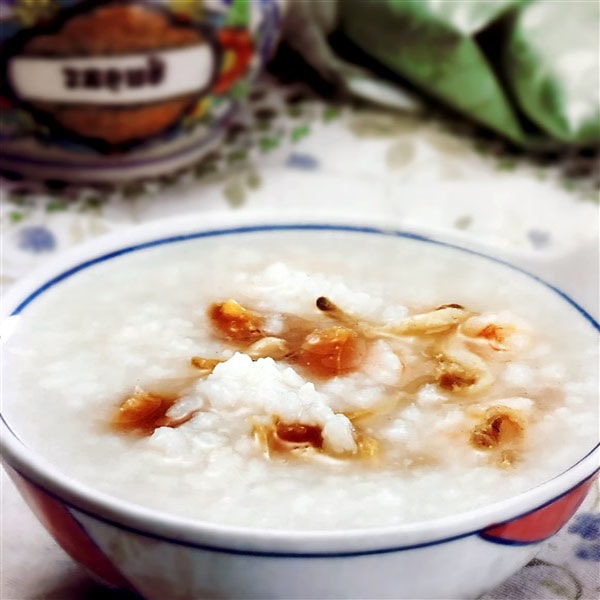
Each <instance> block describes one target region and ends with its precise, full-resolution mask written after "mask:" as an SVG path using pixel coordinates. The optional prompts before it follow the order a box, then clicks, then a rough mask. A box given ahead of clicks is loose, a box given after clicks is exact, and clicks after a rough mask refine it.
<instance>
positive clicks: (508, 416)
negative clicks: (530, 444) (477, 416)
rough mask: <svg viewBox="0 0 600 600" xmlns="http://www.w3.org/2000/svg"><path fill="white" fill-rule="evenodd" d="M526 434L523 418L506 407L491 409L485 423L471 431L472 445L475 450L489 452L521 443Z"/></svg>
mask: <svg viewBox="0 0 600 600" xmlns="http://www.w3.org/2000/svg"><path fill="white" fill-rule="evenodd" d="M524 433H525V424H524V422H523V419H522V417H521V416H520V415H519V414H518V413H517V412H516V411H515V410H512V409H510V408H507V407H505V406H494V407H492V408H489V409H488V410H487V411H486V413H485V415H484V419H483V422H481V423H479V424H478V425H477V426H475V427H474V428H473V430H472V431H471V444H472V445H473V446H475V448H479V449H483V450H489V449H492V448H497V447H499V446H510V445H513V444H515V443H518V442H520V441H521V440H522V439H523V436H524Z"/></svg>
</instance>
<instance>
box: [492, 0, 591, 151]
mask: <svg viewBox="0 0 600 600" xmlns="http://www.w3.org/2000/svg"><path fill="white" fill-rule="evenodd" d="M599 56H600V3H599V2H595V1H591V2H590V1H589V0H583V1H575V0H572V1H571V2H569V3H568V5H565V3H564V2H548V1H546V2H543V3H542V2H540V3H538V4H536V5H533V6H530V7H529V8H528V9H527V10H526V11H523V12H521V13H520V14H518V15H517V17H516V19H515V22H514V26H513V28H512V30H511V32H510V34H509V36H508V39H507V44H506V47H505V51H504V56H503V66H504V70H505V72H506V77H507V80H508V81H510V83H511V87H512V91H513V93H514V95H515V97H516V99H517V101H518V103H519V107H520V108H521V110H522V111H523V112H524V113H525V114H526V115H527V116H528V117H529V118H530V119H531V120H532V121H533V122H534V123H536V124H537V125H538V126H539V127H540V128H541V129H542V130H544V131H546V132H547V133H548V134H549V135H550V136H552V137H554V138H556V139H558V140H561V141H563V142H566V143H576V142H580V143H593V142H598V141H599V140H600V65H599V64H598V63H599Z"/></svg>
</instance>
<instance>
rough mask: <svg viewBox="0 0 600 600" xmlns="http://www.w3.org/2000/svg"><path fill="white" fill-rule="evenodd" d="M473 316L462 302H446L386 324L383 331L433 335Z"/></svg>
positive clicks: (400, 333) (398, 333) (397, 333)
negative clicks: (424, 311)
mask: <svg viewBox="0 0 600 600" xmlns="http://www.w3.org/2000/svg"><path fill="white" fill-rule="evenodd" d="M470 316H471V313H470V312H468V311H467V310H465V309H464V308H463V307H462V306H461V305H460V304H444V305H442V306H440V307H438V308H436V309H435V310H432V311H430V312H426V313H420V314H417V315H412V316H411V317H407V318H406V319H404V320H403V321H400V322H399V323H392V324H388V325H384V326H383V327H382V328H381V331H383V332H387V333H393V334H395V335H431V334H435V333H442V332H444V331H448V330H449V329H451V328H452V327H455V326H457V325H460V324H461V323H463V322H464V321H466V320H467V319H468V318H469V317H470Z"/></svg>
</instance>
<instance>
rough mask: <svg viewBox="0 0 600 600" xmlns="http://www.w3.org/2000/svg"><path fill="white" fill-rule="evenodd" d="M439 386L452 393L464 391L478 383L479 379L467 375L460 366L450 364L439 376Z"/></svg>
mask: <svg viewBox="0 0 600 600" xmlns="http://www.w3.org/2000/svg"><path fill="white" fill-rule="evenodd" d="M437 382H438V385H439V386H440V387H441V388H443V389H445V390H450V391H452V392H456V391H459V390H462V389H464V388H467V387H470V386H472V385H475V383H477V378H476V377H475V376H473V375H470V374H469V373H467V372H466V371H465V370H464V369H462V368H461V367H460V366H459V365H455V364H452V363H451V364H450V365H448V366H447V367H446V370H445V371H443V372H441V373H440V374H439V376H438V380H437Z"/></svg>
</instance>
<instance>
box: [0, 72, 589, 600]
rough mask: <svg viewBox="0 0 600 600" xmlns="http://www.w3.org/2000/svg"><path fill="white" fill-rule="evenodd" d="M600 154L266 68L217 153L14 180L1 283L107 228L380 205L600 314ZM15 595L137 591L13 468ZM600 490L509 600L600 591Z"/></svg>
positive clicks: (6, 535) (8, 588)
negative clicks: (343, 94)
mask: <svg viewBox="0 0 600 600" xmlns="http://www.w3.org/2000/svg"><path fill="white" fill-rule="evenodd" d="M597 160H598V157H597V155H595V154H594V153H581V152H572V153H567V154H565V155H563V156H537V157H530V156H527V155H523V154H519V153H517V152H516V151H514V150H511V149H510V148H508V147H506V146H505V145H504V144H503V143H502V142H501V141H499V140H497V139H496V138H492V137H488V136H486V135H484V134H482V133H481V132H479V131H476V130H472V129H470V128H469V126H467V125H465V124H463V123H461V122H456V121H454V120H452V119H450V118H449V117H444V116H440V115H436V114H433V113H431V112H429V111H421V112H419V113H391V112H387V111H385V110H381V109H375V108H372V107H369V106H365V105H361V104H343V105H342V104H335V103H332V102H326V101H324V100H321V99H318V98H316V97H314V96H313V95H312V94H311V93H310V92H308V91H307V89H305V88H304V87H303V86H301V85H290V86H286V85H282V84H280V83H276V82H274V81H272V80H271V79H267V78H265V79H264V80H263V81H262V82H261V85H259V86H257V87H256V90H255V92H254V93H253V95H252V98H251V101H250V103H249V106H248V107H247V108H245V109H244V110H243V111H242V112H240V114H239V117H238V118H237V119H236V121H235V122H234V124H233V125H232V127H231V129H230V130H229V132H228V134H227V136H226V138H225V140H224V141H223V144H222V145H221V146H220V148H219V149H218V150H217V151H215V152H213V153H212V154H211V155H210V156H208V157H207V158H206V160H204V161H203V162H201V163H199V164H198V165H196V166H194V167H193V168H190V169H187V170H186V171H184V172H181V173H178V174H176V175H174V176H172V177H168V178H162V179H160V180H155V181H150V182H145V183H135V184H130V185H127V186H124V187H122V188H120V189H109V188H89V189H88V188H71V187H69V186H66V185H65V184H64V183H62V182H58V181H51V182H46V183H45V184H44V185H33V184H31V183H25V182H22V181H18V180H14V179H13V180H6V181H4V183H3V187H2V205H1V213H0V219H1V234H2V271H1V282H0V283H1V285H2V288H3V289H7V288H9V287H10V286H11V284H12V283H14V282H15V281H16V280H18V279H19V278H20V277H23V276H24V275H26V274H27V273H28V272H29V271H30V270H31V269H32V268H34V267H35V266H37V265H39V264H41V263H42V262H43V261H45V260H47V259H48V258H50V257H52V256H53V255H55V254H56V253H57V252H60V251H62V250H64V249H66V248H68V247H70V246H74V245H76V244H80V243H82V242H84V241H85V240H87V239H90V238H92V237H95V236H98V235H101V234H103V233H106V232H109V231H112V230H115V229H118V228H121V227H124V226H127V225H131V224H134V223H139V222H145V221H149V220H153V219H161V218H165V217H167V216H170V215H178V214H185V213H189V212H203V211H206V212H209V211H229V212H231V211H240V212H244V211H253V212H262V213H272V212H291V211H293V212H296V213H297V212H299V211H300V212H302V211H307V212H310V213H311V214H316V213H322V214H336V213H337V214H365V215H371V216H372V215H379V216H382V217H385V218H389V220H390V222H394V223H396V224H398V225H400V226H408V227H410V226H418V227H428V228H430V229H432V230H434V231H438V232H442V233H451V234H452V235H454V236H455V237H456V238H458V239H459V240H460V241H461V243H463V244H464V245H467V246H474V247H477V248H480V249H483V250H484V251H487V252H491V253H494V254H496V255H499V256H502V257H504V258H508V259H509V260H511V261H513V262H516V263H519V264H521V265H523V266H525V267H526V268H528V269H530V270H533V271H535V272H536V273H538V274H540V275H541V276H542V277H544V278H545V279H547V280H549V281H551V282H552V283H554V284H556V285H560V286H561V287H562V288H563V289H565V290H566V291H567V292H568V293H570V294H571V295H572V296H573V297H574V298H575V299H576V300H577V301H579V302H580V303H582V304H583V305H584V306H585V307H586V308H587V309H588V310H589V311H590V312H591V313H592V314H594V315H595V316H596V317H597V316H598V272H599V269H598V248H599V238H598V235H599V231H598V229H599V227H598V222H599V221H598V203H597V199H598V195H597V185H598V181H599V179H600V173H599V170H598V162H597ZM2 477H3V478H2V559H1V560H2V584H1V585H2V587H1V588H0V597H1V598H2V599H5V600H13V599H14V600H25V599H34V598H46V599H63V598H88V597H94V598H107V599H108V598H111V599H114V598H117V597H119V598H122V597H124V596H123V595H122V594H120V593H116V592H110V591H108V590H102V589H100V588H99V587H97V586H96V585H95V584H93V583H92V582H91V580H89V579H88V578H87V576H86V575H85V574H84V573H83V571H81V570H80V569H79V568H78V567H77V566H76V565H75V564H74V563H72V562H71V561H70V560H69V559H68V557H67V556H66V555H64V554H63V553H62V551H61V550H60V549H59V548H58V547H57V546H56V545H55V544H54V542H53V541H52V540H51V539H50V538H49V536H48V535H47V534H46V533H45V532H44V531H43V530H42V528H41V526H39V525H38V524H37V522H36V521H35V520H34V518H33V517H32V516H31V515H30V514H29V512H28V510H27V509H26V507H25V505H24V504H23V502H22V501H21V500H20V499H19V497H18V496H17V493H16V491H15V490H14V488H13V487H12V484H11V483H10V482H9V481H8V479H7V478H6V476H5V475H4V474H3V475H2ZM599 567H600V499H599V494H598V489H597V488H595V489H594V491H593V493H592V494H591V496H590V497H588V499H587V500H586V502H585V503H584V505H583V507H582V508H581V509H580V511H579V513H578V515H577V516H576V517H575V519H574V520H573V521H572V522H571V523H570V524H569V525H568V526H567V527H566V528H565V529H564V530H563V531H562V532H561V533H560V534H559V535H558V536H556V537H555V538H553V539H552V540H551V541H550V542H548V543H546V545H545V546H544V547H543V549H542V550H541V552H540V554H539V555H538V557H537V558H536V559H535V560H534V561H532V562H531V563H530V564H529V565H528V566H526V567H525V568H524V569H523V570H522V571H521V572H520V573H518V574H517V575H515V576H514V577H512V578H511V579H510V580H508V581H507V582H505V583H504V584H503V585H502V586H500V587H499V588H497V589H496V590H494V591H492V592H490V593H489V594H487V595H486V596H485V597H484V598H485V600H492V599H493V600H496V599H497V600H499V599H505V598H506V599H522V598H527V599H555V598H567V599H572V600H579V599H585V600H588V599H590V600H591V599H596V598H598V597H599V595H600V568H599Z"/></svg>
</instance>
